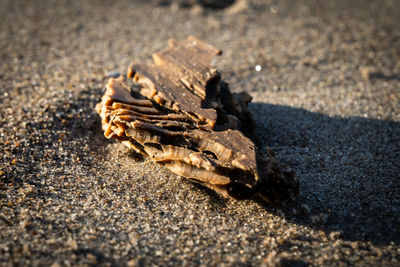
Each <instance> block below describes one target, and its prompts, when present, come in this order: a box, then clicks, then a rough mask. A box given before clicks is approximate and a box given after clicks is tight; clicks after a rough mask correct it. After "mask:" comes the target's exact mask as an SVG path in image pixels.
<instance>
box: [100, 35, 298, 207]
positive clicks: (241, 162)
mask: <svg viewBox="0 0 400 267" xmlns="http://www.w3.org/2000/svg"><path fill="white" fill-rule="evenodd" d="M219 54H221V52H220V51H219V50H218V49H216V48H214V47H212V46H210V45H208V44H205V43H203V42H201V41H200V40H198V39H196V38H194V37H189V38H187V39H186V40H184V41H181V42H176V41H173V40H172V41H170V47H169V48H168V49H166V50H164V51H162V52H159V53H155V54H154V55H153V59H154V63H155V65H154V66H147V65H144V64H133V65H132V66H131V67H130V68H129V70H128V75H127V76H128V78H133V81H134V82H135V83H136V84H137V85H138V86H128V85H127V83H129V82H132V81H130V80H127V79H126V78H124V77H122V76H121V77H120V78H118V79H114V78H111V79H110V80H109V82H108V84H107V87H106V88H107V89H106V92H105V94H104V96H103V98H102V101H101V102H100V103H99V104H98V105H97V106H96V109H97V112H98V113H99V114H100V116H101V118H102V128H103V130H104V135H105V136H106V137H107V138H114V139H116V140H118V141H121V142H122V143H124V144H125V145H127V146H129V147H131V148H133V149H135V150H136V151H137V152H139V153H141V154H143V155H145V156H148V157H149V158H150V159H151V160H152V161H154V162H156V163H160V164H162V165H164V166H165V167H167V168H168V169H170V170H171V171H172V172H174V173H176V174H179V175H182V176H184V177H187V178H191V179H193V180H194V181H197V182H199V183H201V184H203V185H205V186H207V187H209V188H211V189H213V190H215V191H217V192H219V193H221V194H223V195H226V196H233V197H240V196H242V195H247V194H249V193H250V194H251V193H257V194H259V195H260V196H262V197H263V198H264V199H267V200H289V199H293V198H294V197H295V196H296V195H297V194H298V182H297V180H296V178H295V177H294V176H293V175H292V174H291V173H289V172H285V171H283V170H282V167H281V165H280V164H279V163H278V162H277V161H276V160H275V159H274V158H273V157H272V156H271V155H261V153H260V151H259V150H258V149H257V147H256V146H255V144H254V142H253V141H251V140H250V139H249V138H248V137H246V135H247V136H251V130H252V127H253V124H252V119H251V114H250V112H249V111H248V110H247V105H248V103H249V102H250V101H251V97H250V96H249V95H248V94H247V93H241V94H232V93H231V92H230V91H229V88H228V85H227V84H226V83H224V82H222V81H221V77H220V75H219V74H218V72H217V71H216V70H215V69H214V68H212V67H211V66H210V62H211V60H212V58H213V57H214V56H215V55H219ZM242 131H243V132H245V133H246V135H245V134H244V133H243V132H242Z"/></svg>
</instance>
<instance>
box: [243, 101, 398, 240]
mask: <svg viewBox="0 0 400 267" xmlns="http://www.w3.org/2000/svg"><path fill="white" fill-rule="evenodd" d="M250 109H251V111H252V112H253V114H254V120H255V122H256V133H257V134H258V135H259V137H260V139H261V140H262V143H263V145H264V146H269V147H271V148H272V150H273V151H274V152H275V154H276V157H277V158H278V159H279V160H280V161H281V162H282V163H284V164H286V165H289V166H290V167H292V168H293V169H294V170H295V171H296V173H297V176H298V177H299V180H300V195H299V197H298V198H297V200H296V201H295V202H294V203H291V204H289V205H286V206H276V205H273V204H267V203H265V202H263V201H262V200H259V199H257V200H256V201H257V202H259V203H260V204H261V205H262V206H263V207H264V208H266V209H267V210H268V211H271V212H274V213H277V214H282V212H283V214H284V216H285V217H286V218H288V219H289V220H291V221H293V222H295V223H299V224H304V225H308V226H312V227H314V228H317V229H321V230H324V231H326V232H327V233H328V234H329V233H330V232H331V231H340V232H341V237H342V238H344V239H348V240H368V241H371V242H373V243H378V244H389V243H390V242H394V243H396V244H399V243H400V217H399V211H400V163H399V162H400V123H398V122H393V121H390V120H378V119H367V118H360V117H350V118H340V117H331V116H327V115H324V114H320V113H313V112H309V111H306V110H304V109H299V108H291V107H287V106H279V105H271V104H265V103H253V104H251V106H250Z"/></svg>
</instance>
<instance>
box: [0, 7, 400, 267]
mask: <svg viewBox="0 0 400 267" xmlns="http://www.w3.org/2000/svg"><path fill="white" fill-rule="evenodd" d="M0 2H1V9H0V18H1V23H0V62H1V63H0V108H1V109H0V112H1V113H0V114H1V117H0V149H1V150H0V151H1V156H0V164H1V165H0V177H1V178H0V179H1V180H0V265H2V266H3V265H4V266H11V265H44V266H49V265H52V266H53V267H56V266H64V265H65V266H69V265H98V264H100V263H101V264H102V265H115V266H119V265H122V266H123V265H129V266H136V265H137V266H147V265H152V264H156V265H173V266H176V265H203V266H209V265H211V266H212V265H219V266H223V265H227V266H229V265H235V266H242V265H243V266H248V265H254V266H258V265H276V264H278V265H279V264H280V265H283V266H306V265H332V264H335V265H353V264H358V265H371V266H376V265H378V264H379V265H387V266H398V265H399V264H400V263H399V261H400V219H399V212H400V175H399V173H400V164H399V161H400V71H399V69H400V49H399V48H400V26H399V25H400V17H399V13H400V3H399V1H397V0H388V1H324V2H323V3H321V2H322V1H305V0H302V1H288V0H286V1H268V0H267V1H262V0H259V1H248V5H247V7H245V8H243V9H242V10H241V11H240V10H239V11H240V12H239V13H237V11H238V9H236V13H235V12H232V9H228V10H230V11H227V10H213V9H204V8H201V7H199V6H195V7H192V8H179V7H178V6H177V5H176V4H172V5H168V4H162V5H160V4H155V3H153V2H151V1H104V2H101V1H62V0H60V1H55V0H54V1H12V0H10V1H4V0H2V1H0ZM159 2H160V1H159ZM164 2H165V1H164ZM239 9H240V8H239ZM233 11H235V9H234V10H233ZM191 34H192V35H195V36H197V37H198V38H200V39H203V40H205V41H207V42H209V43H211V44H213V45H214V46H216V47H218V48H220V49H222V50H223V51H224V55H223V56H222V57H220V58H219V59H218V60H217V62H216V63H215V64H216V66H217V68H218V69H219V70H221V72H222V74H223V77H224V79H225V80H226V81H228V82H229V83H230V85H231V88H232V90H233V91H241V90H246V91H248V92H249V93H250V94H252V95H253V97H254V100H253V102H254V103H253V104H251V107H250V108H251V110H252V111H253V112H254V118H255V121H256V124H257V134H258V135H259V136H260V138H261V139H262V141H263V145H264V146H269V147H271V148H272V149H273V150H274V151H275V153H276V156H277V158H279V159H280V160H281V161H282V162H284V163H285V164H287V165H290V166H291V167H292V168H293V169H294V170H295V171H296V173H297V175H298V177H299V179H300V182H301V193H300V196H299V197H298V199H297V200H296V201H295V202H294V203H291V204H290V205H287V206H279V205H271V204H267V203H264V202H262V201H260V200H259V199H250V200H244V201H236V200H231V199H224V198H221V197H219V196H218V195H216V194H214V193H213V192H210V191H208V190H205V189H204V188H201V187H199V186H196V185H194V184H192V183H190V182H189V181H187V180H185V179H184V178H181V177H178V176H176V175H173V174H171V173H169V172H168V171H167V170H166V169H164V168H163V167H160V166H158V165H154V164H152V163H150V162H148V161H146V160H143V159H141V158H140V157H138V156H137V155H135V154H134V153H132V152H131V151H129V150H128V149H127V148H125V147H124V146H123V145H120V144H118V143H116V142H114V141H110V140H107V139H105V138H104V136H103V135H102V131H101V128H100V120H99V117H98V116H97V114H95V111H94V106H95V104H96V103H97V102H98V101H99V100H100V97H101V95H102V93H103V91H104V85H105V82H106V77H105V74H106V73H107V72H109V71H119V72H123V73H124V72H125V70H126V69H127V67H128V66H129V64H130V63H132V61H134V60H136V61H142V62H143V61H144V62H148V61H150V59H151V53H153V52H155V51H157V50H160V49H162V48H163V47H165V46H166V45H167V40H168V39H169V38H171V37H172V38H177V39H183V38H185V37H187V36H188V35H191ZM256 65H260V67H261V70H260V71H256V70H255V66H256Z"/></svg>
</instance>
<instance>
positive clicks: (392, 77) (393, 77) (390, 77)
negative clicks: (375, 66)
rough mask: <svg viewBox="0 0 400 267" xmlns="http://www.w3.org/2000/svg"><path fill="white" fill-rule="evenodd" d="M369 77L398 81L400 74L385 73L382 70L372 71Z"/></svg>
mask: <svg viewBox="0 0 400 267" xmlns="http://www.w3.org/2000/svg"><path fill="white" fill-rule="evenodd" d="M369 79H371V80H373V79H382V80H387V81H390V80H396V81H400V75H395V74H392V75H386V74H384V73H382V72H373V73H371V74H370V75H369Z"/></svg>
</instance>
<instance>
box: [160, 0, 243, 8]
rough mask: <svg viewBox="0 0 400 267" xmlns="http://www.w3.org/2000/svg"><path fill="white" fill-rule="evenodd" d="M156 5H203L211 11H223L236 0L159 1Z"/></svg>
mask: <svg viewBox="0 0 400 267" xmlns="http://www.w3.org/2000/svg"><path fill="white" fill-rule="evenodd" d="M156 3H158V5H161V6H169V5H171V4H172V3H176V4H178V5H179V6H181V7H184V8H189V7H192V6H194V5H201V6H203V7H205V8H210V9H211V8H212V9H223V8H227V7H229V6H231V5H232V4H233V3H235V0H158V1H156Z"/></svg>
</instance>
